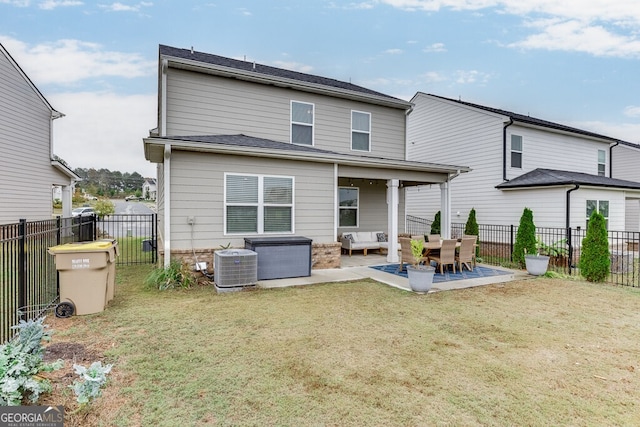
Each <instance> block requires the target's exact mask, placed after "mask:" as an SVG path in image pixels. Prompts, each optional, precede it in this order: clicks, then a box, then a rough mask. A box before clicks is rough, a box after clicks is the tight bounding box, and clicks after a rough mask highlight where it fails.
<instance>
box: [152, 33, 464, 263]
mask: <svg viewBox="0 0 640 427" xmlns="http://www.w3.org/2000/svg"><path fill="white" fill-rule="evenodd" d="M159 50H160V52H159V72H158V81H159V90H158V112H159V115H158V126H157V131H156V132H154V133H152V135H150V136H149V137H148V138H144V140H143V143H144V150H145V157H146V158H147V160H149V161H151V162H153V163H157V164H158V197H157V208H158V218H159V222H160V232H159V234H160V239H161V240H162V242H160V243H159V246H158V247H159V248H161V251H162V252H163V253H164V262H165V265H166V264H167V263H168V262H169V259H170V256H172V255H178V254H180V253H191V252H205V253H206V252H207V251H211V250H214V249H217V248H219V247H221V246H227V245H231V246H232V247H244V238H246V237H255V236H292V235H296V236H304V237H307V238H310V239H312V240H313V246H314V249H315V248H317V247H322V248H323V249H322V251H323V253H324V254H327V253H333V254H336V253H337V258H338V260H339V255H340V244H339V243H337V240H338V235H339V234H341V233H343V232H346V231H359V230H360V231H377V230H383V231H385V232H387V233H388V235H389V251H388V259H389V260H391V261H397V259H398V258H397V234H398V232H402V231H403V229H404V222H403V218H401V217H399V214H398V213H399V212H403V211H404V197H403V194H404V189H405V188H408V187H411V186H414V185H420V184H423V185H426V184H438V185H440V184H447V183H448V182H449V180H450V179H451V177H452V176H454V175H455V174H456V173H458V172H466V171H467V169H466V168H464V167H458V166H448V165H442V164H438V165H436V164H431V163H427V162H415V161H406V160H405V129H406V126H405V125H406V113H407V112H408V111H409V109H410V108H411V104H410V103H408V102H406V101H403V100H400V99H397V98H394V97H391V96H388V95H384V94H381V93H378V92H375V91H372V90H369V89H366V88H363V87H360V86H356V85H354V84H351V83H346V82H342V81H338V80H334V79H329V78H325V77H320V76H312V75H308V74H303V73H298V72H294V71H289V70H284V69H280V68H274V67H269V66H266V65H262V64H256V63H253V62H247V61H239V60H234V59H231V58H225V57H221V56H217V55H211V54H207V53H201V52H194V51H193V50H189V49H178V48H173V47H170V46H162V45H161V46H160V49H159ZM443 188H444V189H443V190H442V192H443V194H445V195H446V194H448V193H447V190H446V188H447V186H446V185H444V186H443ZM446 208H447V207H446V206H445V207H444V208H443V209H444V210H446ZM313 262H314V267H318V266H321V267H326V265H323V264H322V263H321V262H320V261H318V260H316V259H314V261H313Z"/></svg>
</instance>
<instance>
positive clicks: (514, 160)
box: [511, 135, 522, 169]
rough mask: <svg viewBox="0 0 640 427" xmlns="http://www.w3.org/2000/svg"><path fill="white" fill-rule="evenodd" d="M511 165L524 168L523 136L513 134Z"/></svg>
mask: <svg viewBox="0 0 640 427" xmlns="http://www.w3.org/2000/svg"><path fill="white" fill-rule="evenodd" d="M511 167H512V168H518V169H522V136H520V135H511Z"/></svg>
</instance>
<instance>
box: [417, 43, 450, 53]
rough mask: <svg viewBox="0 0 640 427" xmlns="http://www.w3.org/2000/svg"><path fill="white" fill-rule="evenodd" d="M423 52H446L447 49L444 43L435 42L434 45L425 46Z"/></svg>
mask: <svg viewBox="0 0 640 427" xmlns="http://www.w3.org/2000/svg"><path fill="white" fill-rule="evenodd" d="M422 51H423V52H427V53H430V52H446V51H447V49H445V47H444V43H433V44H432V45H429V46H427V47H425V48H424V49H422Z"/></svg>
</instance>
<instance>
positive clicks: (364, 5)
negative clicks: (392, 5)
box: [329, 1, 374, 10]
mask: <svg viewBox="0 0 640 427" xmlns="http://www.w3.org/2000/svg"><path fill="white" fill-rule="evenodd" d="M329 7H330V8H332V9H345V10H353V9H355V10H368V9H373V8H374V4H373V2H371V1H363V2H359V3H358V2H351V3H348V4H346V5H342V4H336V3H335V2H330V3H329Z"/></svg>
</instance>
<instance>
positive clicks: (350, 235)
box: [342, 233, 355, 243]
mask: <svg viewBox="0 0 640 427" xmlns="http://www.w3.org/2000/svg"><path fill="white" fill-rule="evenodd" d="M342 238H343V239H347V240H350V241H351V243H354V242H355V241H354V240H353V235H352V234H349V233H347V234H343V235H342Z"/></svg>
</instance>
